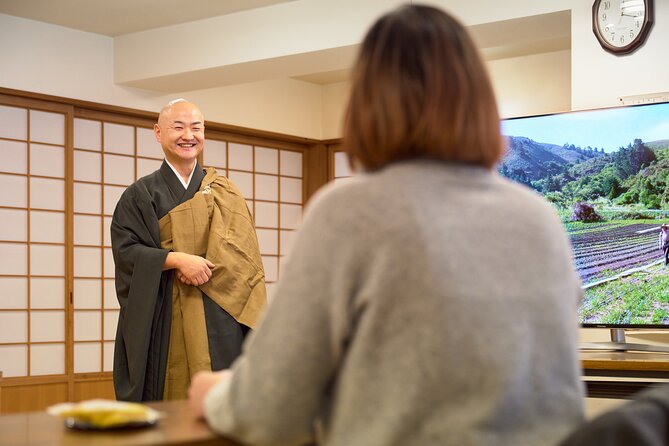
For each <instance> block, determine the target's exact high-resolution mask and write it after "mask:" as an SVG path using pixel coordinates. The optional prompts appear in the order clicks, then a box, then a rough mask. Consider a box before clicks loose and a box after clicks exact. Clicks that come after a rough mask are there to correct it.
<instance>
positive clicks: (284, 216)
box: [281, 204, 302, 229]
mask: <svg viewBox="0 0 669 446" xmlns="http://www.w3.org/2000/svg"><path fill="white" fill-rule="evenodd" d="M301 219H302V206H299V205H296V204H281V228H283V229H297V228H299V226H300V221H301Z"/></svg>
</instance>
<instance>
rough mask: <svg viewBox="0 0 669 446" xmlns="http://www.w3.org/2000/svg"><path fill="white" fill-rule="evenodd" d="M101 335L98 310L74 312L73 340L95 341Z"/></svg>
mask: <svg viewBox="0 0 669 446" xmlns="http://www.w3.org/2000/svg"><path fill="white" fill-rule="evenodd" d="M100 336H102V318H101V315H100V312H99V311H83V310H76V311H75V312H74V340H75V341H95V340H98V339H100Z"/></svg>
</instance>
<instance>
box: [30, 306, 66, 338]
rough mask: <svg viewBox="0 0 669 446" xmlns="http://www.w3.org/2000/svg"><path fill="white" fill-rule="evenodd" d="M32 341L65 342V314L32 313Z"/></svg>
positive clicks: (60, 312)
mask: <svg viewBox="0 0 669 446" xmlns="http://www.w3.org/2000/svg"><path fill="white" fill-rule="evenodd" d="M30 340H31V341H32V342H52V341H56V342H59V341H64V340H65V312H64V311H34V310H33V311H31V312H30Z"/></svg>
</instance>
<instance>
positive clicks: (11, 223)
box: [0, 209, 28, 242]
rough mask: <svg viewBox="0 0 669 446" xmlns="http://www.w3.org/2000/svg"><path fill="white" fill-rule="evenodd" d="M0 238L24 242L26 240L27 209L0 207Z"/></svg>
mask: <svg viewBox="0 0 669 446" xmlns="http://www.w3.org/2000/svg"><path fill="white" fill-rule="evenodd" d="M0 226H2V231H0V240H14V241H17V242H25V241H27V240H28V211H23V210H20V209H0Z"/></svg>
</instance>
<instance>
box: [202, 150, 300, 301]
mask: <svg viewBox="0 0 669 446" xmlns="http://www.w3.org/2000/svg"><path fill="white" fill-rule="evenodd" d="M203 161H204V165H205V166H211V167H215V168H216V169H217V170H218V171H219V173H221V174H223V175H226V176H227V177H228V178H229V179H230V180H231V181H232V182H234V183H235V185H236V186H237V187H238V188H239V190H240V191H241V192H242V194H243V195H244V197H245V198H246V200H247V203H248V206H249V209H250V211H251V213H252V214H253V216H254V220H255V225H256V232H257V234H258V243H259V245H260V253H261V255H262V260H263V266H264V268H265V276H266V284H267V291H268V295H269V296H270V298H271V295H272V289H273V285H274V283H275V282H276V281H277V279H278V278H279V274H280V271H281V263H282V259H283V258H284V257H285V255H286V254H287V253H288V250H289V248H290V244H291V241H292V238H293V235H294V234H295V230H296V229H297V228H298V226H299V223H300V221H301V217H302V206H303V203H304V192H303V190H304V187H303V182H304V181H303V170H302V166H303V154H302V152H301V151H294V150H288V149H281V148H278V147H266V146H262V145H254V144H250V143H240V142H233V141H217V140H212V139H208V140H207V142H206V144H205V149H204V155H203Z"/></svg>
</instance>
